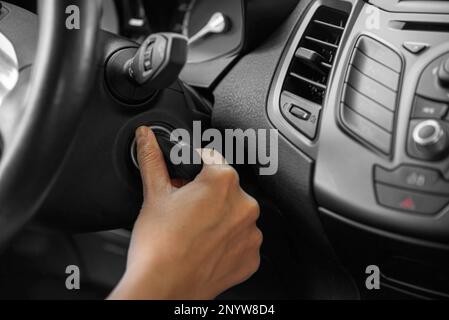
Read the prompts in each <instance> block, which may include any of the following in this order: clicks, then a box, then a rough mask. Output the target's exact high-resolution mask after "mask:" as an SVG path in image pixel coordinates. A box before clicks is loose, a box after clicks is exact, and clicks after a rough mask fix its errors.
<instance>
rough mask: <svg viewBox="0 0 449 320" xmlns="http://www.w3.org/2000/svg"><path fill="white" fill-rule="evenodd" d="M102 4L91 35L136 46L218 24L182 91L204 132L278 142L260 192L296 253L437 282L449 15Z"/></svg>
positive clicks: (377, 4)
mask: <svg viewBox="0 0 449 320" xmlns="http://www.w3.org/2000/svg"><path fill="white" fill-rule="evenodd" d="M103 3H104V11H103V29H105V30H107V31H109V32H112V33H115V34H117V35H120V36H123V37H126V38H130V39H133V40H134V41H136V42H140V41H142V39H143V38H144V37H145V36H146V35H148V34H150V33H153V32H176V33H182V34H184V35H185V36H187V37H188V38H193V37H195V35H196V34H197V33H198V32H200V31H201V29H203V27H204V26H205V25H207V24H208V21H210V19H211V17H212V16H213V15H214V14H215V13H217V12H220V13H222V14H223V16H225V17H226V21H227V23H228V28H225V29H226V32H223V33H218V34H214V35H209V36H206V37H203V38H202V39H201V41H198V42H195V43H193V44H192V45H191V46H190V49H189V57H188V63H187V65H186V67H185V68H184V70H183V71H182V73H181V80H183V81H184V82H186V83H188V84H190V85H192V86H194V87H196V88H199V89H203V90H207V91H208V92H210V93H211V94H213V97H214V107H213V112H212V127H214V128H218V129H222V130H225V129H232V128H235V129H242V130H246V129H250V128H251V129H254V128H258V129H277V130H278V131H279V132H280V141H279V171H278V173H277V174H276V175H274V176H264V177H258V179H259V185H260V186H261V189H264V190H265V191H266V192H268V193H269V196H270V198H273V200H274V201H275V202H276V204H278V205H279V206H280V207H281V209H284V211H285V212H286V216H287V217H288V218H289V219H290V220H289V221H292V225H294V226H295V227H297V229H298V230H297V231H296V230H295V231H296V232H297V233H298V234H299V235H298V237H300V238H301V237H302V238H301V240H303V239H307V241H304V242H305V247H308V248H303V249H304V250H305V251H307V250H313V251H315V252H316V255H318V256H327V255H329V256H332V253H329V250H330V249H329V247H330V244H329V240H328V238H329V239H331V242H332V245H333V246H335V247H336V248H337V247H339V245H340V244H343V245H342V248H343V249H342V250H341V251H342V252H343V253H341V252H339V253H340V254H341V256H344V254H345V251H347V252H349V255H351V254H353V255H355V252H357V254H358V255H357V258H360V263H361V264H363V263H365V262H366V261H368V262H369V261H371V260H376V259H379V264H382V265H384V264H386V263H387V262H388V263H390V262H391V261H393V262H391V263H390V264H395V265H396V267H393V268H392V269H391V270H390V271H391V273H388V274H387V275H388V276H390V278H394V277H396V276H392V275H395V274H396V275H397V270H398V269H402V270H408V269H410V270H411V269H413V268H415V267H416V264H415V263H411V262H410V260H411V257H413V259H415V260H418V261H419V262H420V263H421V262H422V261H425V262H428V263H429V262H430V265H431V266H430V268H429V270H430V272H429V274H432V273H437V272H438V270H437V269H438V268H436V267H435V266H441V267H442V268H446V270H447V267H449V261H448V255H447V250H448V249H449V152H448V150H449V80H448V79H449V76H448V75H449V1H441V0H436V1H420V0H301V1H297V0H282V1H277V2H276V6H273V2H272V0H260V1H256V0H252V1H251V0H246V1H245V0H227V1H218V0H216V1H212V0H189V1H188V0H179V1H163V2H160V1H138V0H136V1H127V0H115V1H113V0H104V2H103ZM349 227H350V231H347V230H348V229H347V228H349ZM373 235H374V236H373ZM390 241H391V242H390ZM392 243H394V245H392ZM354 247H355V249H360V250H359V251H356V250H355V249H353V248H354ZM405 248H407V249H405ZM422 248H426V250H423V249H422ZM370 250H372V252H375V253H378V252H379V251H380V252H381V253H379V254H373V255H368V256H367V257H366V260H364V259H363V258H362V257H363V254H366V252H369V251H370ZM429 250H430V251H429ZM433 250H442V251H438V253H435V251H433ZM405 252H406V253H405ZM429 252H431V253H429ZM441 252H444V254H442V253H441ZM404 255H405V256H406V257H407V259H408V260H407V262H404V261H403V260H400V261H401V262H398V260H397V256H404ZM311 256H313V255H312V254H311ZM442 256H443V257H442ZM352 258H353V257H352ZM374 262H377V261H374ZM369 263H371V262H369ZM366 265H367V264H366V263H365V266H366ZM417 269H419V268H417ZM357 270H360V268H358V269H357ZM402 276H403V275H399V276H397V277H396V278H397V279H398V281H401V282H407V281H406V280H403V279H402V278H401V277H402ZM444 277H445V278H444V279H445V281H446V282H447V285H446V287H445V288H443V289H442V290H441V292H443V293H441V294H440V296H446V297H449V277H448V276H447V272H446V274H445V275H444ZM412 278H413V277H412ZM412 280H413V279H412ZM431 281H432V280H431ZM387 282H388V281H387ZM422 286H423V287H424V288H428V289H432V290H434V289H435V288H436V287H438V284H436V285H435V284H434V283H433V284H430V285H429V284H428V283H424V284H422ZM410 287H415V288H416V287H417V284H416V283H414V282H413V281H412V283H411V284H410ZM409 289H410V288H409ZM410 290H411V289H410ZM421 291H425V290H421Z"/></svg>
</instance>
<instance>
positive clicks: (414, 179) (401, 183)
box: [374, 166, 449, 196]
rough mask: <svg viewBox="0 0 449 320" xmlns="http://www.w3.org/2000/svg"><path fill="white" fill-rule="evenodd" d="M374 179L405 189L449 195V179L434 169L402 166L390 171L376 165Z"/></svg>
mask: <svg viewBox="0 0 449 320" xmlns="http://www.w3.org/2000/svg"><path fill="white" fill-rule="evenodd" d="M374 180H375V181H376V182H380V183H384V184H388V185H391V186H396V187H400V188H404V189H411V190H417V191H421V192H428V193H435V194H441V195H447V196H449V181H446V180H444V179H443V178H442V176H441V175H440V173H439V172H438V171H436V170H432V169H426V168H420V167H415V166H402V167H399V168H398V169H396V170H393V171H389V170H386V169H384V168H381V167H379V166H376V167H375V169H374Z"/></svg>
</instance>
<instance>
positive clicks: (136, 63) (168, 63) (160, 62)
mask: <svg viewBox="0 0 449 320" xmlns="http://www.w3.org/2000/svg"><path fill="white" fill-rule="evenodd" d="M187 48H188V46H187V38H186V37H184V36H182V35H180V34H176V33H155V34H152V35H150V36H149V37H148V38H147V39H146V40H145V41H144V42H143V43H142V45H141V46H140V48H139V50H138V51H137V53H136V55H135V56H134V57H133V58H132V59H130V60H129V61H128V62H127V63H126V65H125V70H126V71H127V73H128V75H129V77H130V78H131V79H132V80H133V81H135V82H136V83H137V84H138V85H146V86H147V87H151V88H152V89H164V88H166V87H168V86H169V85H171V84H172V83H173V82H175V81H176V80H177V79H178V77H179V74H180V73H181V70H182V68H183V67H184V65H185V64H186V62H187Z"/></svg>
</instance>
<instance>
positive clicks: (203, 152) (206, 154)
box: [196, 149, 228, 166]
mask: <svg viewBox="0 0 449 320" xmlns="http://www.w3.org/2000/svg"><path fill="white" fill-rule="evenodd" d="M196 152H198V153H199V154H200V156H201V159H202V160H203V164H204V165H205V166H219V165H228V163H227V161H226V159H225V158H224V157H223V156H222V155H221V154H220V153H219V152H218V151H216V150H213V149H199V150H196Z"/></svg>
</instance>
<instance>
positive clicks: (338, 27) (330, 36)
mask: <svg viewBox="0 0 449 320" xmlns="http://www.w3.org/2000/svg"><path fill="white" fill-rule="evenodd" d="M348 16H349V15H348V13H346V12H344V11H339V10H336V9H333V8H329V7H325V6H321V7H319V8H318V9H317V11H316V12H315V14H314V16H313V18H312V20H311V22H310V23H309V25H308V26H307V29H306V31H305V32H304V34H303V36H302V38H301V41H300V43H299V46H298V48H297V49H296V52H295V55H294V57H293V59H292V62H291V64H290V66H289V69H288V73H287V76H286V78H285V82H284V85H283V90H284V91H288V92H290V93H293V94H295V95H297V96H300V97H302V98H304V99H306V100H309V101H312V102H314V103H317V104H320V105H322V103H323V98H324V95H325V93H326V89H327V85H328V80H329V74H330V72H331V69H332V66H333V64H334V60H335V56H336V54H337V50H338V47H339V44H340V41H341V38H342V35H343V32H344V30H345V26H346V23H347V20H348Z"/></svg>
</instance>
